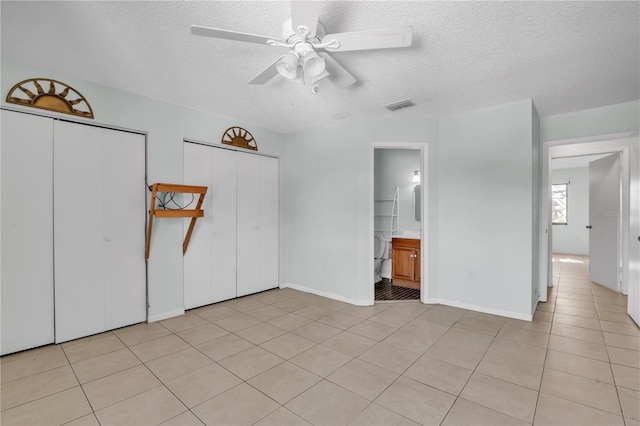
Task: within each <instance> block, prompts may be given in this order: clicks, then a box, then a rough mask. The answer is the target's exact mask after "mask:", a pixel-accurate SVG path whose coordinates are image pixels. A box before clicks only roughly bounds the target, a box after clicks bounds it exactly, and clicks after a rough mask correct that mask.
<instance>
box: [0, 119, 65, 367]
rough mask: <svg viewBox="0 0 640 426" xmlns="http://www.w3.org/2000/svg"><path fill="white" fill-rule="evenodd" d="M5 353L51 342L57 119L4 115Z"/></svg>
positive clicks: (0, 148) (0, 140)
mask: <svg viewBox="0 0 640 426" xmlns="http://www.w3.org/2000/svg"><path fill="white" fill-rule="evenodd" d="M1 114H2V134H1V136H0V158H1V165H0V170H1V172H2V187H1V189H0V195H1V197H2V215H1V217H2V223H1V226H2V260H1V266H0V271H1V278H0V279H1V281H0V282H1V285H2V287H1V290H0V291H1V293H2V298H1V299H2V306H1V312H2V318H1V323H0V324H1V325H2V330H1V332H0V335H1V343H0V354H1V355H4V354H7V353H11V352H16V351H20V350H24V349H28V348H32V347H36V346H41V345H45V344H48V343H52V342H53V340H54V334H53V333H54V329H53V183H52V176H53V120H52V119H49V118H44V117H37V116H34V115H28V114H21V113H17V112H12V111H1Z"/></svg>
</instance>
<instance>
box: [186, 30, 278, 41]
mask: <svg viewBox="0 0 640 426" xmlns="http://www.w3.org/2000/svg"><path fill="white" fill-rule="evenodd" d="M191 34H194V35H199V36H205V37H215V38H224V39H227V40H236V41H246V42H248V43H258V44H267V40H274V37H267V36H261V35H256V34H248V33H239V32H237V31H230V30H221V29H218V28H209V27H202V26H200V25H192V26H191Z"/></svg>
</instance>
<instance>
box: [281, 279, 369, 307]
mask: <svg viewBox="0 0 640 426" xmlns="http://www.w3.org/2000/svg"><path fill="white" fill-rule="evenodd" d="M280 288H291V289H293V290H299V291H303V292H305V293H311V294H315V295H317V296H322V297H326V298H328V299H333V300H337V301H339V302H345V303H349V304H351V305H356V306H371V305H372V304H373V303H371V301H370V300H365V299H351V298H348V297H344V296H341V295H339V294H335V293H329V292H327V291H322V290H316V289H314V288H309V287H304V286H301V285H297V284H292V283H282V284H280Z"/></svg>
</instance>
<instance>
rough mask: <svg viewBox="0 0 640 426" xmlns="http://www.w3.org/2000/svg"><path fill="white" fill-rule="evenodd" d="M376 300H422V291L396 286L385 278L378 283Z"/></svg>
mask: <svg viewBox="0 0 640 426" xmlns="http://www.w3.org/2000/svg"><path fill="white" fill-rule="evenodd" d="M375 299H376V300H420V290H415V289H412V288H405V287H399V286H394V285H392V284H391V281H390V280H388V279H386V278H383V279H382V281H380V282H378V283H376V292H375Z"/></svg>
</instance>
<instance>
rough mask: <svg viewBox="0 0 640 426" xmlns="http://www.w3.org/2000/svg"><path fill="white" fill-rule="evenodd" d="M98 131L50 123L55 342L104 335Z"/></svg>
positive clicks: (100, 130) (100, 148)
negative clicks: (52, 182)
mask: <svg viewBox="0 0 640 426" xmlns="http://www.w3.org/2000/svg"><path fill="white" fill-rule="evenodd" d="M102 148H103V143H102V129H99V128H95V127H90V126H83V125H76V124H71V123H65V122H59V121H56V122H55V123H54V218H55V219H54V235H55V239H54V256H55V307H56V308H55V328H56V342H64V341H67V340H71V339H75V338H78V337H83V336H87V335H90V334H94V333H98V332H101V331H104V324H105V310H104V302H105V295H104V276H105V268H104V235H103V210H104V209H103V149H102Z"/></svg>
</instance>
